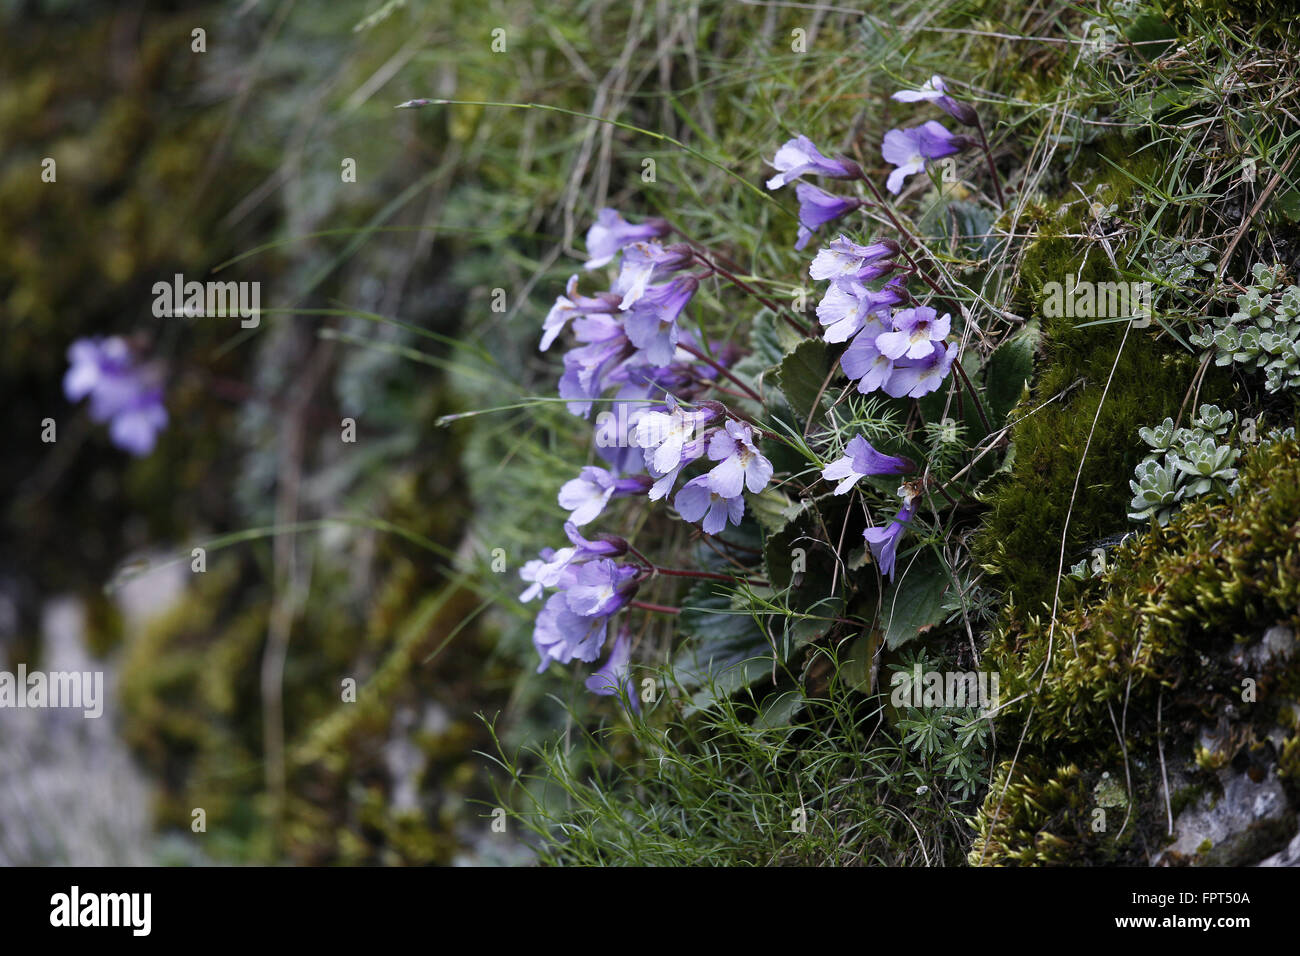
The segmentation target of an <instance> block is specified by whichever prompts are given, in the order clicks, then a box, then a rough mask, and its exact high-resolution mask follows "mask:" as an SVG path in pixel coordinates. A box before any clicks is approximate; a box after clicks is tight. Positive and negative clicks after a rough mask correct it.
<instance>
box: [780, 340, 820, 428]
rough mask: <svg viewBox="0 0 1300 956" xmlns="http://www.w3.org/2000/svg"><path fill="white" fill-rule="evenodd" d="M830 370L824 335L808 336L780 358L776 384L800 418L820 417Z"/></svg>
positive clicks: (806, 419) (805, 419)
mask: <svg viewBox="0 0 1300 956" xmlns="http://www.w3.org/2000/svg"><path fill="white" fill-rule="evenodd" d="M829 370H830V355H829V350H828V348H827V345H826V343H825V342H823V341H822V340H821V339H805V340H804V341H803V342H801V343H800V344H799V345H797V346H796V347H795V349H794V351H793V352H791V353H790V354H789V355H787V356H786V357H785V358H784V359H783V360H782V361H781V367H780V369H778V370H777V373H776V381H777V386H778V387H779V388H780V389H781V391H782V393H784V395H785V397H786V401H788V402H789V403H790V407H791V409H793V410H794V413H795V414H796V415H798V416H799V419H800V420H801V421H805V422H806V421H808V420H809V419H810V418H812V419H813V420H814V421H815V420H817V419H818V418H820V417H821V413H822V410H823V407H824V406H823V403H824V401H825V399H826V397H827V395H826V392H824V391H823V390H822V386H823V385H825V383H826V373H827V372H828V371H829Z"/></svg>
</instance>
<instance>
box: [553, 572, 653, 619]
mask: <svg viewBox="0 0 1300 956" xmlns="http://www.w3.org/2000/svg"><path fill="white" fill-rule="evenodd" d="M638 573H639V572H638V571H637V569H636V568H634V567H628V566H623V565H619V564H616V563H615V562H614V561H611V560H610V559H609V558H597V559H595V560H594V561H589V562H587V563H586V564H583V565H582V566H581V567H579V568H578V569H577V571H575V572H574V575H573V578H572V580H570V581H568V582H565V583H566V584H567V585H568V586H567V587H565V588H563V589H562V591H561V593H563V594H564V595H566V596H567V598H568V602H569V610H570V611H572V612H573V613H574V614H580V615H582V616H583V617H594V616H598V617H609V616H610V615H611V614H613V613H615V612H616V611H619V610H621V609H622V608H623V606H624V605H625V604H627V602H628V601H629V600H631V597H632V592H633V591H634V590H635V586H631V585H630V582H631V581H632V579H633V578H635V577H636V576H637V574H638Z"/></svg>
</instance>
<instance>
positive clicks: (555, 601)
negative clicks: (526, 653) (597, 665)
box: [533, 591, 609, 674]
mask: <svg viewBox="0 0 1300 956" xmlns="http://www.w3.org/2000/svg"><path fill="white" fill-rule="evenodd" d="M608 621H609V618H608V617H591V616H583V615H581V614H575V613H574V612H573V611H572V610H570V608H569V601H568V597H567V596H566V595H565V593H564V592H563V591H560V592H557V593H555V594H552V595H551V596H550V597H549V598H548V599H547V601H546V604H545V606H544V607H543V608H542V610H541V611H540V612H539V613H538V615H537V622H536V624H534V626H533V646H534V647H535V648H536V649H537V653H538V655H539V656H540V657H541V659H542V662H541V663H540V664H539V665H538V666H537V673H539V674H540V673H541V672H542V671H544V670H546V668H548V667H549V666H550V665H551V661H559V662H560V663H561V664H567V663H568V662H569V661H571V660H573V659H574V658H575V657H576V658H577V659H578V660H580V661H588V662H590V661H594V660H595V659H596V658H598V657H600V649H601V647H602V646H603V645H604V643H605V634H606V625H607V624H608Z"/></svg>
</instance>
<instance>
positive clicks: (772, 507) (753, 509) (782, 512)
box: [749, 488, 795, 531]
mask: <svg viewBox="0 0 1300 956" xmlns="http://www.w3.org/2000/svg"><path fill="white" fill-rule="evenodd" d="M794 507H795V505H794V504H793V503H792V502H791V501H790V499H789V498H787V497H786V496H785V495H783V494H782V493H781V492H779V491H777V490H776V489H775V488H766V489H764V490H763V492H762V493H761V494H757V495H750V496H749V510H750V513H751V514H753V516H754V519H755V520H756V521H757V522H758V523H759V524H760V525H762V526H763V529H764V530H766V531H780V530H781V529H782V528H784V527H785V526H786V525H787V524H789V522H790V518H789V517H788V516H787V514H786V512H788V511H789V510H790V509H791V508H794Z"/></svg>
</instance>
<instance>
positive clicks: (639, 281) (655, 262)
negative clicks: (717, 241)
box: [612, 241, 694, 309]
mask: <svg viewBox="0 0 1300 956" xmlns="http://www.w3.org/2000/svg"><path fill="white" fill-rule="evenodd" d="M693 257H694V256H693V254H692V252H691V248H690V246H688V245H686V244H684V243H678V244H677V245H673V246H668V247H667V248H665V247H664V246H662V245H660V244H659V243H657V242H654V241H649V242H635V243H633V244H632V245H630V246H628V247H627V249H626V250H624V252H623V263H622V267H621V268H620V269H619V273H618V278H617V279H615V280H614V286H613V289H612V291H613V293H614V294H615V295H620V296H622V297H623V298H622V299H621V301H620V302H619V303H618V307H619V308H620V309H628V308H631V307H632V304H633V303H634V302H636V300H637V299H639V298H641V296H642V295H644V294H645V290H646V286H648V285H649V284H650V280H651V279H662V278H665V277H666V276H669V275H672V274H673V273H674V272H677V271H679V270H681V269H683V268H685V267H686V266H688V265H690V263H691V260H692V259H693Z"/></svg>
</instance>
